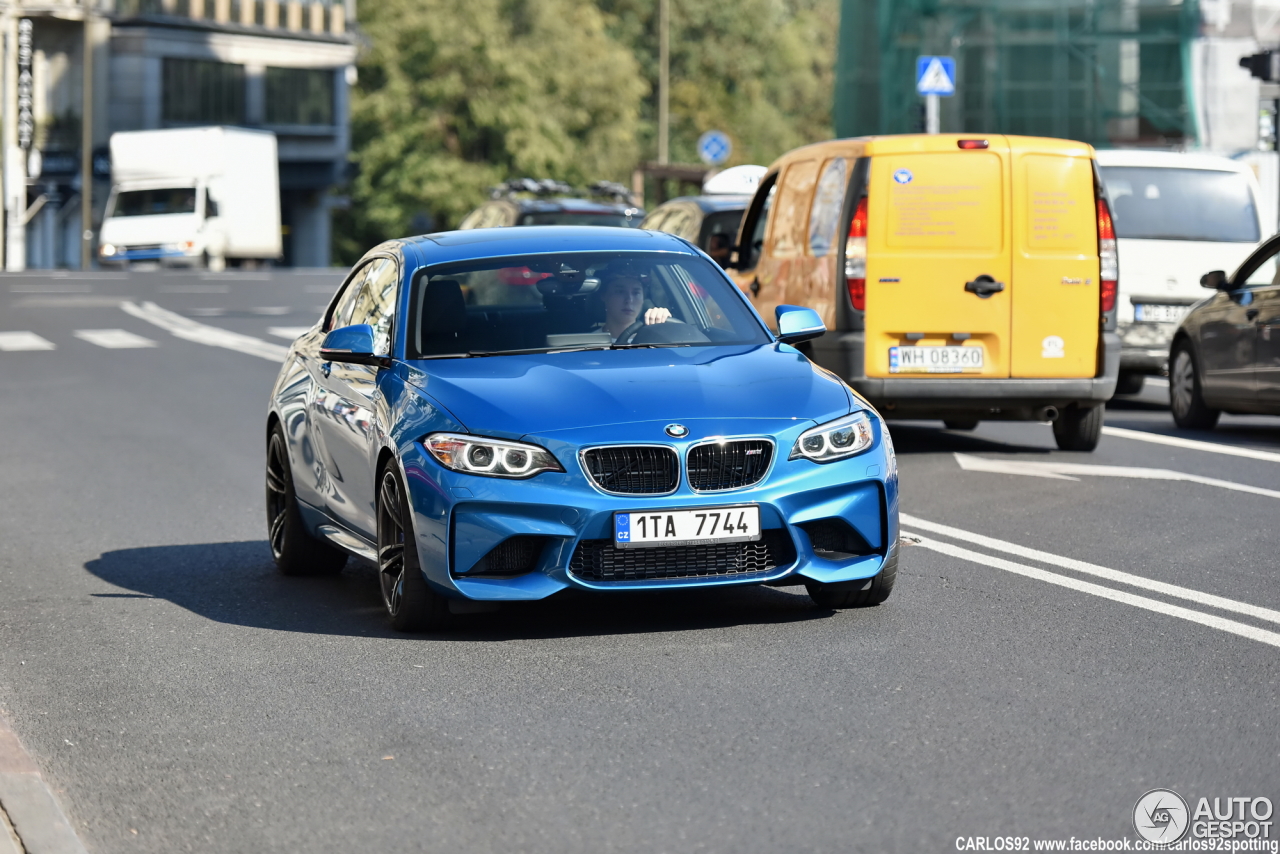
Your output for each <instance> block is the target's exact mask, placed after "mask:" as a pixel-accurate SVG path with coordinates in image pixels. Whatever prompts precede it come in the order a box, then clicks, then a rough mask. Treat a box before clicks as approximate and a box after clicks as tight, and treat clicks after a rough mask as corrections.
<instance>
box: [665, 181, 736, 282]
mask: <svg viewBox="0 0 1280 854" xmlns="http://www.w3.org/2000/svg"><path fill="white" fill-rule="evenodd" d="M749 204H751V196H739V195H724V196H681V197H680V198H678V199H672V200H671V201H669V202H663V203H662V204H660V205H658V206H657V207H656V208H654V209H653V211H652V212H651V213H650V214H649V215H648V216H647V217H645V218H644V222H642V223H640V227H641V228H649V229H652V230H654V231H665V232H666V233H667V234H674V235H676V236H677V237H683V238H684V239H685V240H687V241H689V242H690V243H692V244H694V245H695V246H697V247H698V248H699V249H701V250H702V251H703V252H706V253H707V254H708V255H710V256H711V257H712V258H714V259H715V260H716V262H717V263H719V264H720V266H721V267H723V266H724V265H725V263H727V262H728V260H729V252H730V251H731V248H732V246H733V240H734V238H735V237H736V236H737V234H738V223H739V222H741V221H742V214H743V212H744V211H745V210H746V209H747V205H749Z"/></svg>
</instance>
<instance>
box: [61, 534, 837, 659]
mask: <svg viewBox="0 0 1280 854" xmlns="http://www.w3.org/2000/svg"><path fill="white" fill-rule="evenodd" d="M84 567H85V569H86V570H88V571H89V572H90V573H91V574H93V575H95V576H97V577H98V578H100V579H102V580H103V581H105V582H107V583H108V584H112V585H114V586H115V587H118V588H123V589H125V590H129V591H133V594H129V593H99V594H91V595H94V596H96V597H98V598H103V599H124V598H147V597H154V598H158V599H167V600H168V601H170V602H172V603H174V604H175V605H178V606H179V607H181V608H185V609H187V610H188V611H191V612H193V613H196V614H199V615H200V616H202V617H206V618H208V619H210V620H214V621H217V622H220V623H229V624H232V625H240V626H248V627H252V628H260V629H272V630H276V631H285V632H302V633H310V634H330V635H352V636H378V635H385V636H388V637H402V638H415V637H416V638H423V639H431V640H449V641H465V640H485V641H493V640H514V639H518V638H539V639H541V638H556V637H574V636H592V635H606V634H635V633H647V632H669V631H696V630H703V629H716V628H725V627H729V626H735V625H743V624H765V623H790V622H799V621H807V620H814V619H825V618H828V617H831V616H832V615H833V613H834V612H832V611H829V610H825V609H822V608H817V607H815V606H814V605H813V603H812V601H811V600H810V599H809V597H808V595H807V594H806V593H805V592H804V589H803V588H800V587H794V588H769V587H758V586H747V587H730V588H718V589H690V590H680V591H634V592H629V593H627V594H626V595H618V594H609V593H592V592H588V591H577V590H566V591H563V592H561V593H559V594H556V595H555V596H552V597H550V598H548V599H544V600H542V601H538V602H516V603H505V604H504V605H503V606H502V608H501V609H500V610H498V611H496V612H492V613H481V614H463V615H458V616H457V617H456V625H455V626H454V627H453V628H451V630H450V631H449V632H447V633H440V634H427V635H401V634H397V633H395V632H393V631H391V630H390V628H388V626H387V623H386V618H385V617H384V614H383V609H382V600H381V595H380V593H379V592H378V586H377V570H376V569H375V568H374V567H373V566H371V565H369V564H368V563H365V562H364V561H360V560H356V559H354V558H353V559H352V560H351V561H350V562H349V563H348V565H347V567H346V568H345V569H344V570H343V571H342V572H341V573H340V574H338V575H335V576H329V577H319V578H287V577H285V576H282V575H280V573H279V572H277V571H276V568H275V565H274V564H273V563H272V561H271V553H270V551H269V550H268V547H267V543H266V542H265V541H261V540H259V541H247V542H227V543H199V544H192V545H173V546H148V547H142V548H133V549H119V550H117V551H111V552H105V553H104V554H102V555H101V556H100V557H98V558H96V559H94V560H91V561H89V562H88V563H86V564H85V565H84Z"/></svg>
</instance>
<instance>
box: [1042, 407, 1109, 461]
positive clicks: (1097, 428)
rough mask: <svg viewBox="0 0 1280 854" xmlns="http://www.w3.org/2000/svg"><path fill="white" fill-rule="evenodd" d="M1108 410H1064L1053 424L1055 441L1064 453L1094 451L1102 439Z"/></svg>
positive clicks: (1074, 408) (1099, 408)
mask: <svg viewBox="0 0 1280 854" xmlns="http://www.w3.org/2000/svg"><path fill="white" fill-rule="evenodd" d="M1105 415H1106V408H1105V407H1102V406H1095V407H1093V408H1092V409H1080V408H1078V407H1074V406H1073V407H1071V408H1069V409H1065V410H1063V411H1062V412H1061V413H1060V414H1059V415H1058V417H1057V419H1056V420H1055V421H1054V422H1053V439H1054V441H1055V442H1057V443H1058V448H1059V449H1061V450H1063V451H1092V450H1093V449H1094V448H1097V447H1098V440H1099V439H1101V438H1102V419H1103V418H1104V417H1105Z"/></svg>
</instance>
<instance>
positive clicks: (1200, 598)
mask: <svg viewBox="0 0 1280 854" xmlns="http://www.w3.org/2000/svg"><path fill="white" fill-rule="evenodd" d="M901 519H902V524H904V525H911V526H913V527H916V528H920V529H921V530H925V531H928V532H930V533H932V534H941V535H942V536H944V537H950V538H952V539H954V540H963V541H964V542H968V543H973V544H975V545H979V546H983V547H984V548H988V549H994V550H995V551H999V552H1005V553H1006V554H1011V555H1017V556H1018V557H1023V558H1028V559H1030V560H1038V561H1040V562H1041V563H1047V564H1050V565H1051V566H1060V567H1062V568H1063V569H1073V570H1075V571H1076V572H1083V573H1085V574H1087V575H1094V576H1097V577H1098V578H1105V579H1107V580H1108V581H1115V582H1119V583H1120V584H1127V585H1129V586H1130V587H1139V588H1141V589H1143V590H1150V591H1151V592H1152V593H1162V594H1164V595H1165V596H1172V597H1174V598H1177V599H1186V600H1187V601H1189V602H1195V603H1197V604H1199V605H1207V606H1209V607H1210V608H1218V609H1219V610H1222V611H1234V612H1235V613H1237V614H1247V615H1248V616H1250V617H1256V618H1257V619H1259V620H1267V621H1268V622H1272V623H1280V611H1275V610H1272V609H1271V608H1263V607H1261V606H1260V605H1250V604H1249V603H1248V602H1239V601H1236V600H1235V599H1227V598H1225V597H1222V596H1214V595H1213V594H1212V593H1205V592H1203V591H1200V590H1192V589H1191V588H1190V587H1179V586H1178V585H1176V584H1167V583H1165V582H1163V581H1155V580H1153V579H1150V578H1144V577H1142V576H1141V575H1132V574H1130V573H1128V572H1121V571H1120V570H1118V569H1108V568H1107V567H1105V566H1098V565H1097V564H1095V563H1087V562H1085V561H1082V560H1075V559H1074V558H1069V557H1063V556H1062V555H1056V554H1053V553H1052V552H1042V551H1040V550H1039V549H1031V548H1027V547H1026V546H1020V545H1018V544H1017V543H1010V542H1006V541H1005V540H997V539H995V538H994V537H984V536H983V535H982V534H975V533H973V532H972V531H965V530H963V529H961V528H952V527H951V526H949V525H940V524H938V523H937V522H929V521H926V520H924V519H920V518H917V517H915V516H911V515H908V514H906V513H903V514H901Z"/></svg>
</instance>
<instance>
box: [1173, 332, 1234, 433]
mask: <svg viewBox="0 0 1280 854" xmlns="http://www.w3.org/2000/svg"><path fill="white" fill-rule="evenodd" d="M1169 409H1170V411H1171V412H1172V413H1173V423H1174V424H1177V425H1178V426H1179V427H1181V428H1182V429H1183V430H1212V429H1213V428H1214V426H1215V425H1216V424H1217V423H1218V416H1220V415H1221V414H1222V410H1220V409H1211V408H1209V407H1208V406H1206V405H1205V402H1204V393H1203V391H1202V390H1201V386H1200V372H1199V370H1197V367H1196V357H1195V355H1194V354H1193V353H1192V352H1191V345H1190V344H1189V343H1187V342H1186V341H1181V342H1179V343H1178V345H1177V346H1176V347H1175V348H1174V350H1173V358H1172V359H1170V360H1169Z"/></svg>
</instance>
